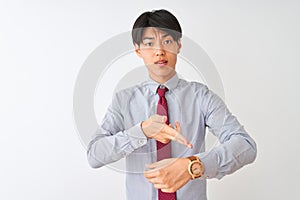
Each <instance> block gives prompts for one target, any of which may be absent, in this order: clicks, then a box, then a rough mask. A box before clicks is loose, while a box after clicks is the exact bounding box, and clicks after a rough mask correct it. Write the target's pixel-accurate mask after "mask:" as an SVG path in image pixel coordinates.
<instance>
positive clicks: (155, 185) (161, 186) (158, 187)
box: [153, 183, 167, 189]
mask: <svg viewBox="0 0 300 200" xmlns="http://www.w3.org/2000/svg"><path fill="white" fill-rule="evenodd" d="M153 186H154V187H155V188H157V189H167V187H166V186H165V185H164V184H159V183H157V184H154V185H153Z"/></svg>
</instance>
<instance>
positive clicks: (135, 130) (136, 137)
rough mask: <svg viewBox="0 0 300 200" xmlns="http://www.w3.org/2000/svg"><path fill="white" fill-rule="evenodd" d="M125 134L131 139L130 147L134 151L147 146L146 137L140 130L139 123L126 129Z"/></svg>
mask: <svg viewBox="0 0 300 200" xmlns="http://www.w3.org/2000/svg"><path fill="white" fill-rule="evenodd" d="M126 132H127V135H128V136H129V137H130V139H131V145H132V146H133V148H134V149H137V148H139V147H142V146H144V145H145V144H147V137H146V136H145V134H144V132H143V130H142V126H141V123H138V124H136V125H135V126H133V127H131V128H130V129H128V130H127V131H126Z"/></svg>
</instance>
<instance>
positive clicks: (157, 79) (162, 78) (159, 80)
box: [149, 70, 176, 84]
mask: <svg viewBox="0 0 300 200" xmlns="http://www.w3.org/2000/svg"><path fill="white" fill-rule="evenodd" d="M175 74H176V71H175V70H174V71H173V72H172V73H170V74H168V76H155V75H153V74H149V76H150V78H151V79H152V80H154V81H155V82H157V83H159V84H163V83H165V82H167V81H168V80H170V79H171V78H172V77H173V76H174V75H175Z"/></svg>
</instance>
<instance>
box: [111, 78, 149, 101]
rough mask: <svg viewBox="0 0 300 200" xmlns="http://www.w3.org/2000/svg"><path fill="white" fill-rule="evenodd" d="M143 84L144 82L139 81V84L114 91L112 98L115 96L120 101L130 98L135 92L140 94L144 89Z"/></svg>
mask: <svg viewBox="0 0 300 200" xmlns="http://www.w3.org/2000/svg"><path fill="white" fill-rule="evenodd" d="M144 84H145V82H141V83H139V84H136V85H134V86H131V87H128V88H125V89H121V90H118V91H116V92H115V94H114V98H117V99H119V100H122V101H126V100H129V99H131V98H132V97H134V96H136V94H141V93H142V92H143V90H144V88H143V87H144Z"/></svg>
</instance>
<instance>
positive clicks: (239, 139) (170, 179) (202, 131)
mask: <svg viewBox="0 0 300 200" xmlns="http://www.w3.org/2000/svg"><path fill="white" fill-rule="evenodd" d="M181 38H182V30H181V26H180V24H179V22H178V20H177V18H176V17H175V16H174V15H173V14H172V13H170V12H169V11H167V10H154V11H150V12H144V13H142V14H141V15H140V16H139V17H138V18H137V19H136V21H135V23H134V25H133V29H132V39H133V45H134V48H135V52H136V54H137V56H138V57H139V58H141V59H142V60H143V62H144V64H145V67H146V68H147V70H148V75H149V78H148V80H145V81H144V82H142V83H140V84H138V85H135V86H133V87H130V88H127V89H124V90H121V91H120V92H117V93H116V94H115V95H114V97H113V99H112V103H111V105H110V106H109V108H108V110H107V112H106V114H105V117H104V119H103V121H102V123H101V125H100V126H99V128H98V130H96V132H95V134H94V136H93V139H92V140H91V142H90V143H89V146H88V152H87V156H88V161H89V163H90V165H91V166H92V167H93V168H99V167H102V166H104V165H107V164H109V163H112V162H115V161H117V160H119V159H121V158H124V157H125V158H126V171H127V172H128V173H126V195H127V199H128V200H141V199H142V200H153V199H155V200H157V199H158V200H171V199H172V200H173V199H178V200H179V199H184V200H195V199H197V200H205V199H207V197H206V180H207V179H211V178H217V179H221V178H222V177H224V176H225V175H228V174H231V173H233V172H235V171H236V170H238V169H240V168H241V167H242V166H244V165H246V164H249V163H252V162H253V161H254V160H255V157H256V144H255V142H254V140H253V139H252V138H251V137H250V136H249V134H248V133H247V132H246V131H245V129H244V128H243V126H242V125H241V124H240V123H239V122H238V120H237V118H236V117H235V116H234V115H232V114H231V112H230V111H229V109H228V108H227V107H226V105H225V103H224V102H223V101H222V99H221V98H219V97H218V96H217V95H216V94H214V93H213V92H212V91H211V90H209V89H208V87H207V86H205V85H204V84H202V83H198V82H188V81H186V80H184V79H181V78H179V75H178V74H177V72H176V63H177V55H178V54H179V53H180V49H181V47H182V45H184V44H182V43H181ZM153 108H154V109H153ZM207 128H208V129H209V130H210V132H211V133H212V134H214V135H215V136H216V137H217V138H218V141H219V143H220V144H219V145H217V146H215V147H214V148H212V149H211V150H209V151H206V150H205V135H206V129H207Z"/></svg>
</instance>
